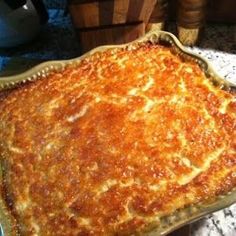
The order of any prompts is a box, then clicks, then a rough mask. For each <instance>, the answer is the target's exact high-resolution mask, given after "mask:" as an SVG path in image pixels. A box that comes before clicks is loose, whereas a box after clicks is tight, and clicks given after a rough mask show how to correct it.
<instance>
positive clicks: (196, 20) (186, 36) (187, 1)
mask: <svg viewBox="0 0 236 236" xmlns="http://www.w3.org/2000/svg"><path fill="white" fill-rule="evenodd" d="M206 4H207V0H178V12H177V28H178V37H179V40H180V41H181V42H182V43H183V44H184V45H194V44H195V43H196V42H197V40H198V38H199V34H200V31H201V30H202V27H203V24H204V21H205V15H206Z"/></svg>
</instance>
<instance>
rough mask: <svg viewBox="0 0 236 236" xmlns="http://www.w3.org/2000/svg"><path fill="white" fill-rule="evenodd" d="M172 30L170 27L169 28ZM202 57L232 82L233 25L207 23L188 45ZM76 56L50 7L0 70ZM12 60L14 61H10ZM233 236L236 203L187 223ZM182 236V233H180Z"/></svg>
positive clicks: (206, 234)
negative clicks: (32, 34)
mask: <svg viewBox="0 0 236 236" xmlns="http://www.w3.org/2000/svg"><path fill="white" fill-rule="evenodd" d="M170 30H171V31H173V26H172V27H170ZM190 50H193V51H194V52H197V53H199V54H202V55H203V56H204V57H206V58H207V59H208V60H209V61H210V62H212V64H213V65H214V67H215V68H216V70H217V71H218V72H219V74H221V75H222V76H223V77H225V78H226V79H227V80H230V81H232V82H234V83H236V26H235V25H214V26H213V25H207V26H206V30H205V34H204V38H203V40H202V42H201V44H200V45H199V47H193V48H190ZM79 55H80V48H79V46H78V44H77V43H76V39H75V35H74V31H73V28H72V26H71V22H70V17H69V16H65V15H64V12H63V10H50V19H49V23H48V24H47V25H46V26H45V27H44V29H43V30H42V32H41V34H40V35H39V37H38V38H37V40H35V41H34V42H32V43H31V44H28V45H25V46H21V47H18V48H15V49H8V50H0V71H2V72H4V69H5V70H6V69H9V65H10V69H12V67H14V66H16V65H17V66H18V67H19V66H21V67H30V66H32V65H33V64H36V63H38V62H39V61H43V60H52V59H67V58H73V57H77V56H79ZM12 61H13V62H14V63H12ZM223 235H224V236H235V235H236V204H235V205H233V206H231V207H229V208H226V209H224V210H221V211H219V212H216V213H214V214H211V215H208V216H206V217H205V218H204V219H202V220H199V221H198V222H196V223H194V224H192V225H191V236H223ZM183 236H184V235H183Z"/></svg>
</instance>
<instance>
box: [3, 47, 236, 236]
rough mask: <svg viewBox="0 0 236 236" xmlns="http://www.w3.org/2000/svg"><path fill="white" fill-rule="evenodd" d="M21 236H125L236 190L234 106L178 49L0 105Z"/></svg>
mask: <svg viewBox="0 0 236 236" xmlns="http://www.w3.org/2000/svg"><path fill="white" fill-rule="evenodd" d="M0 111H1V112H0V157H1V164H2V166H3V167H4V174H3V178H4V182H3V186H4V187H3V189H4V191H3V195H4V196H5V199H7V204H8V206H9V208H11V211H12V212H13V214H14V216H15V217H16V219H17V221H18V224H19V230H20V233H21V234H23V235H57V236H58V235H94V236H95V235H96V236H97V235H130V234H133V233H140V232H144V231H145V230H147V229H150V228H151V227H153V225H157V226H158V224H159V222H160V219H161V218H162V217H163V216H167V215H170V214H172V213H173V212H175V211H176V210H177V209H180V208H183V207H185V206H188V205H190V204H196V203H199V202H206V201H209V200H210V201H214V199H215V198H216V196H218V195H220V194H223V193H225V192H227V191H230V190H232V189H233V188H234V187H236V128H235V127H236V101H235V97H234V96H233V94H230V93H229V92H226V91H223V90H221V89H220V88H217V87H214V86H213V85H212V84H211V82H210V81H209V80H208V79H207V78H206V77H205V75H204V73H203V72H202V71H201V69H200V68H199V66H198V65H197V64H195V63H192V62H186V61H183V60H182V59H181V58H180V57H179V56H177V55H175V54H174V53H172V51H171V49H170V48H168V47H164V46H158V45H151V44H150V45H149V44H146V45H140V46H139V47H137V48H136V49H129V48H126V49H124V48H123V49H121V48H120V49H109V50H107V51H105V52H98V53H95V54H94V55H92V56H90V57H88V58H86V59H84V60H82V61H81V63H80V64H78V65H77V66H68V67H66V68H65V69H64V70H63V71H61V72H54V73H51V74H50V75H49V76H48V77H47V78H44V79H41V80H37V81H35V82H32V83H28V84H26V85H24V86H22V87H20V88H18V89H15V90H13V91H11V92H10V93H9V94H7V95H6V96H5V97H4V98H2V99H1V101H0Z"/></svg>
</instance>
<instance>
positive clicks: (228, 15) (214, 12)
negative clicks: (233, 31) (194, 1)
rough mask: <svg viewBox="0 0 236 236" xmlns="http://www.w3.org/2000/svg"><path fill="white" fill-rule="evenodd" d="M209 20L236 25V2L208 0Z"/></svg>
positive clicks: (230, 0)
mask: <svg viewBox="0 0 236 236" xmlns="http://www.w3.org/2000/svg"><path fill="white" fill-rule="evenodd" d="M206 17H207V20H208V21H213V22H222V23H236V0H208V4H207V16H206Z"/></svg>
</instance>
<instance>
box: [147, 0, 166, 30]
mask: <svg viewBox="0 0 236 236" xmlns="http://www.w3.org/2000/svg"><path fill="white" fill-rule="evenodd" d="M167 14H168V0H157V2H156V5H155V7H154V9H153V11H152V15H151V17H150V19H149V22H148V24H147V27H146V31H150V30H154V29H156V30H162V29H163V28H164V24H165V20H166V19H167Z"/></svg>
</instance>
